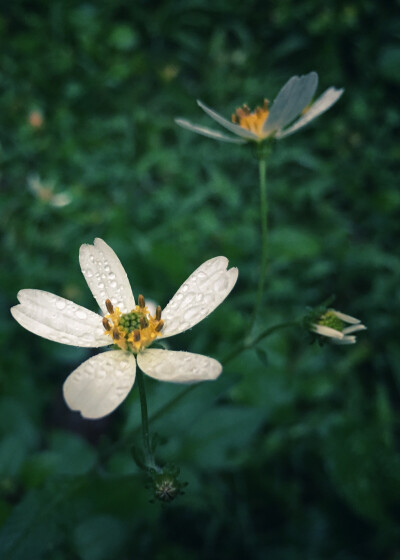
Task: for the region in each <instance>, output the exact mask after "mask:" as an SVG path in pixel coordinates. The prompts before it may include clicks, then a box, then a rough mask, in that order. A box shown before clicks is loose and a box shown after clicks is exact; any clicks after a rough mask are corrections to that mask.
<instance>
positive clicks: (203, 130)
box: [175, 119, 246, 144]
mask: <svg viewBox="0 0 400 560" xmlns="http://www.w3.org/2000/svg"><path fill="white" fill-rule="evenodd" d="M175 122H176V124H178V125H179V126H181V127H182V128H186V129H187V130H191V131H192V132H196V133H197V134H202V135H203V136H207V137H208V138H213V139H214V140H220V141H221V142H231V143H232V144H246V140H241V139H240V138H232V137H231V136H226V135H225V134H222V133H221V132H217V131H216V130H212V129H211V128H207V127H205V126H200V125H198V124H192V123H191V122H189V121H186V120H184V119H175Z"/></svg>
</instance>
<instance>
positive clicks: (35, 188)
mask: <svg viewBox="0 0 400 560" xmlns="http://www.w3.org/2000/svg"><path fill="white" fill-rule="evenodd" d="M27 182H28V188H29V190H30V191H31V192H32V193H33V194H34V196H36V198H38V199H39V200H41V201H42V202H45V203H46V204H50V206H54V207H55V208H62V207H64V206H68V204H70V203H71V202H72V198H71V196H70V195H69V194H68V193H67V192H66V191H64V192H61V193H55V192H54V187H55V185H54V183H44V182H43V181H42V180H41V179H40V177H39V176H38V175H30V176H29V177H28V180H27Z"/></svg>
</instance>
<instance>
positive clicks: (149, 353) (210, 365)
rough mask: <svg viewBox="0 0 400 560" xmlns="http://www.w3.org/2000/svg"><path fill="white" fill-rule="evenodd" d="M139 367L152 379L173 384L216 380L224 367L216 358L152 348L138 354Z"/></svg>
mask: <svg viewBox="0 0 400 560" xmlns="http://www.w3.org/2000/svg"><path fill="white" fill-rule="evenodd" d="M137 360H138V366H139V367H140V369H141V370H143V371H144V373H146V374H147V375H149V376H150V377H153V378H154V379H158V380H159V381H170V382H172V383H196V382H197V381H208V380H212V379H216V378H217V377H218V376H219V375H220V373H221V372H222V365H221V364H220V363H219V362H218V361H217V360H214V358H209V357H208V356H202V355H201V354H191V353H190V352H172V351H171V350H161V349H156V348H150V349H149V350H145V351H144V352H142V353H140V354H138V357H137Z"/></svg>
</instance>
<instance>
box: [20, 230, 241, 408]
mask: <svg viewBox="0 0 400 560" xmlns="http://www.w3.org/2000/svg"><path fill="white" fill-rule="evenodd" d="M79 261H80V265H81V269H82V273H83V275H84V277H85V279H86V281H87V283H88V285H89V288H90V290H91V291H92V294H93V296H94V298H95V299H96V301H97V303H98V305H99V306H100V309H101V311H102V313H103V316H102V315H99V314H97V313H93V312H92V311H89V310H87V309H85V308H83V307H81V306H79V305H76V304H75V303H73V302H72V301H69V300H67V299H64V298H62V297H59V296H56V295H54V294H51V293H49V292H44V291H41V290H21V291H20V292H19V293H18V300H19V302H20V303H19V305H16V306H15V307H13V308H12V309H11V313H12V315H13V317H14V319H15V320H16V321H18V323H19V324H20V325H22V326H23V327H24V328H26V329H28V330H29V331H31V332H33V333H35V334H37V335H39V336H42V337H43V338H47V339H49V340H53V341H55V342H61V343H63V344H70V345H72V346H81V347H92V348H99V347H102V346H108V345H110V344H113V345H115V346H116V347H117V349H115V350H111V351H109V352H103V353H101V354H98V355H96V356H94V357H92V358H90V359H89V360H87V361H86V362H84V363H83V364H82V365H80V366H79V367H78V368H77V369H76V370H75V371H73V372H72V373H71V374H70V375H69V377H68V378H67V380H66V381H65V383H64V389H63V391H64V398H65V400H66V402H67V404H68V406H69V407H70V408H71V409H72V410H79V411H80V412H81V414H82V416H84V417H85V418H101V417H103V416H105V415H107V414H109V413H110V412H112V411H113V410H115V408H117V406H119V404H121V402H122V401H123V400H124V399H125V397H126V396H127V395H128V393H129V391H130V390H131V388H132V386H133V383H134V381H135V375H136V360H137V363H138V366H139V367H140V369H141V370H142V371H143V372H144V373H146V374H147V375H149V376H150V377H153V378H155V379H159V380H162V381H172V382H176V383H193V382H196V381H204V380H210V379H215V378H217V377H218V376H219V375H220V373H221V371H222V366H221V364H220V363H219V362H217V361H216V360H214V359H213V358H209V357H207V356H201V355H199V354H191V353H188V352H175V351H170V350H163V349H149V348H148V346H150V345H151V344H152V343H153V342H154V341H155V340H156V339H161V338H167V337H169V336H172V335H175V334H179V333H181V332H183V331H186V330H187V329H190V328H191V327H193V326H194V325H196V324H197V323H198V322H200V321H201V320H203V319H204V318H205V317H207V315H209V314H210V313H211V312H212V311H214V309H215V308H216V307H217V306H218V305H219V304H220V303H221V302H222V301H223V300H224V299H225V298H226V297H227V295H228V294H229V292H230V291H231V290H232V288H233V287H234V285H235V283H236V280H237V277H238V270H237V268H231V269H229V270H227V266H228V260H227V259H226V258H225V257H215V258H213V259H210V260H208V261H206V262H205V263H203V264H202V265H201V266H200V267H199V268H198V269H197V270H195V271H194V272H193V274H191V276H189V278H188V279H187V280H186V282H184V283H183V284H182V286H181V287H180V288H179V290H178V291H177V292H176V294H175V296H174V297H173V298H172V299H171V301H170V302H169V303H168V305H167V306H166V307H165V309H164V310H163V311H162V312H161V307H160V306H158V307H157V308H156V311H155V313H154V314H151V313H150V311H149V309H148V308H147V307H146V303H145V301H144V298H143V296H139V298H138V305H136V304H135V299H134V296H133V294H132V289H131V286H130V284H129V280H128V277H127V275H126V272H125V270H124V268H123V266H122V264H121V262H120V261H119V259H118V257H117V255H116V254H115V253H114V251H113V250H112V249H111V247H109V246H108V245H107V244H106V243H105V242H104V241H103V240H101V239H95V241H94V245H86V244H85V245H82V246H81V249H80V253H79ZM161 315H162V318H161Z"/></svg>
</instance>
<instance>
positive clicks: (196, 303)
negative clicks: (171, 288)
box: [161, 257, 239, 338]
mask: <svg viewBox="0 0 400 560" xmlns="http://www.w3.org/2000/svg"><path fill="white" fill-rule="evenodd" d="M227 266H228V259H227V258H226V257H214V258H213V259H210V260H208V261H206V262H205V263H203V264H202V265H201V266H199V268H198V269H196V270H195V271H194V272H193V273H192V274H191V275H190V276H189V278H188V279H187V280H186V282H184V283H183V284H182V286H181V287H180V288H179V290H178V291H177V292H176V294H175V295H174V297H173V298H172V299H171V301H170V302H169V303H168V305H167V306H166V307H165V309H164V310H163V312H162V318H163V320H164V322H165V325H164V329H163V331H162V333H161V334H162V338H166V337H168V336H172V335H174V334H178V333H180V332H183V331H186V330H187V329H190V328H191V327H193V326H194V325H196V324H197V323H199V322H200V321H201V320H202V319H204V318H205V317H207V315H209V314H210V313H211V312H212V311H214V309H215V308H216V307H217V306H218V305H219V304H220V303H221V302H222V301H223V300H224V299H225V298H226V296H227V295H228V294H229V292H230V291H231V290H232V288H233V286H234V285H235V283H236V280H237V277H238V274H239V271H238V269H237V268H231V269H229V270H227Z"/></svg>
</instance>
